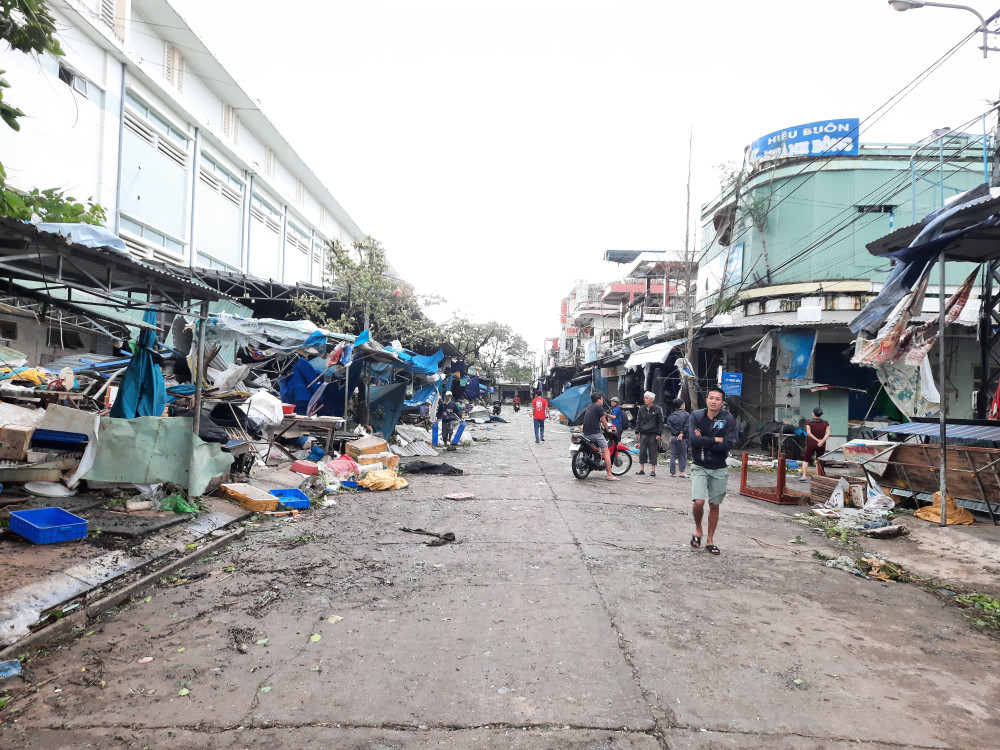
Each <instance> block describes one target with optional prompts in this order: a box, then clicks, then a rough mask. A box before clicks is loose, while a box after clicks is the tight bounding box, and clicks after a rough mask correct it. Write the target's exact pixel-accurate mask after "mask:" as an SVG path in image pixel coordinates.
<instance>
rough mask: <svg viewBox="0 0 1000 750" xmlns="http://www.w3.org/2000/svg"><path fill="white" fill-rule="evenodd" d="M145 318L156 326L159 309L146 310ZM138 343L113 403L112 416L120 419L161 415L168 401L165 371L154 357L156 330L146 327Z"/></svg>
mask: <svg viewBox="0 0 1000 750" xmlns="http://www.w3.org/2000/svg"><path fill="white" fill-rule="evenodd" d="M142 320H143V322H144V323H149V324H151V325H154V326H155V325H156V310H146V312H145V314H144V315H143V316H142ZM138 344H139V345H138V346H137V347H136V350H135V354H133V355H132V360H131V361H130V362H129V363H128V369H126V370H125V375H124V376H123V377H122V384H121V387H120V388H119V389H118V397H117V398H116V399H115V403H114V405H113V406H112V407H111V412H110V415H109V416H111V417H114V418H117V419H135V418H136V417H159V416H161V415H162V414H163V409H164V407H165V406H166V405H167V386H166V383H165V382H164V381H163V371H162V370H160V366H159V365H158V364H156V363H155V362H154V361H153V347H154V346H155V345H156V333H155V332H154V331H150V330H146V329H144V330H143V331H142V332H141V333H140V334H139V341H138Z"/></svg>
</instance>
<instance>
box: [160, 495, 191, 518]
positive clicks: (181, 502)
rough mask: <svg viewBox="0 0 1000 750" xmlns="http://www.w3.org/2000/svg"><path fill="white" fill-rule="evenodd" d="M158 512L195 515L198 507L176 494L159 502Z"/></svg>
mask: <svg viewBox="0 0 1000 750" xmlns="http://www.w3.org/2000/svg"><path fill="white" fill-rule="evenodd" d="M160 510H167V511H172V512H174V513H197V512H198V506H197V505H195V504H194V503H192V502H191V501H190V500H188V499H187V498H186V497H184V495H182V494H180V493H179V492H177V493H174V494H173V495H167V496H166V497H165V498H163V499H162V500H161V501H160Z"/></svg>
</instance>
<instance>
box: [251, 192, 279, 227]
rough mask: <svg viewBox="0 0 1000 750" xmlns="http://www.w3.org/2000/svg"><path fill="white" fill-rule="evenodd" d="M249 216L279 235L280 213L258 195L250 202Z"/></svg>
mask: <svg viewBox="0 0 1000 750" xmlns="http://www.w3.org/2000/svg"><path fill="white" fill-rule="evenodd" d="M250 215H251V216H252V217H253V218H255V219H256V220H257V221H259V222H260V223H261V224H263V225H264V226H266V227H267V228H268V229H270V230H271V231H272V232H274V233H275V234H281V212H280V211H278V209H276V208H275V207H274V206H272V205H271V204H270V203H268V202H267V201H266V200H264V199H263V198H261V197H260V196H259V195H254V196H253V198H252V200H251V201H250Z"/></svg>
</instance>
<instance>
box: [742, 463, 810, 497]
mask: <svg viewBox="0 0 1000 750" xmlns="http://www.w3.org/2000/svg"><path fill="white" fill-rule="evenodd" d="M749 461H750V454H748V453H744V454H743V463H742V467H741V470H740V494H741V495H743V496H745V497H753V498H756V499H757V500H764V501H765V502H768V503H775V504H776V505H798V504H799V500H800V499H801V498H804V497H807V495H806V493H804V492H799V491H798V490H793V489H792V488H791V487H789V486H788V485H787V484H786V483H785V469H786V468H787V467H786V465H785V457H784V456H783V455H781V453H778V483H777V484H776V485H768V486H763V487H751V486H750V485H749V484H748V483H747V466H748V465H749Z"/></svg>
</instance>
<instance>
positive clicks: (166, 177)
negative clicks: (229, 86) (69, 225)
mask: <svg viewBox="0 0 1000 750" xmlns="http://www.w3.org/2000/svg"><path fill="white" fill-rule="evenodd" d="M152 2H155V0H149V2H147V3H145V5H146V6H147V7H148V6H149V5H150V3H152ZM143 4H144V3H142V2H136V3H135V5H136V6H138V7H137V10H133V11H131V21H130V25H129V27H128V28H127V29H126V31H125V34H124V37H125V39H126V40H127V43H126V45H125V46H124V47H123V45H122V43H121V42H119V41H117V40H115V39H114V38H113V36H112V35H111V34H110V33H109V31H108V29H107V28H106V27H104V26H103V25H102V24H101V23H100V21H99V20H98V18H97V15H98V13H99V10H100V2H99V0H76V2H75V6H76V7H77V8H80V9H82V12H83V11H87V12H85V13H84V14H83V17H81V16H79V15H77V14H76V13H75V12H73V11H72V10H66V11H61V10H60V9H58V8H53V12H54V15H55V16H56V19H57V26H58V28H59V29H60V31H59V38H60V41H61V43H62V45H63V48H64V49H65V50H66V53H67V54H66V57H65V59H64V60H63V62H64V63H65V64H67V65H69V66H71V67H72V68H73V69H74V70H76V71H78V72H79V73H80V74H81V76H83V77H85V78H87V79H89V81H90V82H91V84H92V85H93V86H95V87H99V89H100V91H99V92H97V91H96V90H95V95H94V97H93V98H92V99H87V98H85V97H84V96H83V95H81V94H80V93H78V92H75V91H74V90H73V89H72V88H70V86H69V85H67V84H66V83H64V82H63V81H61V80H60V79H59V76H58V73H59V64H58V61H56V60H55V59H54V58H43V59H42V60H38V59H37V58H35V57H32V56H28V55H23V54H20V53H11V52H8V53H6V54H5V55H4V61H3V65H2V67H3V68H4V69H5V70H6V71H7V73H6V74H5V77H6V78H7V79H8V80H9V81H10V83H11V84H12V88H11V89H9V90H7V91H6V92H5V101H9V102H11V103H13V104H15V105H17V106H19V107H21V108H22V109H23V110H25V112H27V113H28V117H25V118H22V120H21V132H19V133H15V132H14V131H11V130H10V129H8V128H0V153H2V154H3V155H4V164H5V166H6V167H7V170H8V182H9V184H10V185H12V186H14V187H18V188H21V189H30V188H33V187H38V188H47V187H58V188H60V189H64V190H67V191H68V192H69V193H70V194H71V195H73V196H74V197H75V198H77V199H94V200H96V201H98V202H100V203H101V204H102V205H103V206H104V207H105V208H106V209H107V211H108V224H109V225H110V226H112V227H113V226H114V218H115V216H116V212H117V211H118V210H119V208H120V210H121V211H122V212H124V213H125V214H127V215H128V216H131V217H132V218H133V219H137V220H139V221H140V222H142V223H144V224H149V225H151V226H153V227H155V228H156V229H158V230H159V231H161V232H163V233H166V234H169V235H171V236H172V237H173V238H174V239H176V240H178V241H180V242H182V243H183V244H185V253H186V256H185V258H184V259H179V260H178V263H181V264H185V263H188V262H190V258H191V251H190V248H189V247H187V244H188V243H189V242H190V240H191V237H190V235H191V216H192V212H193V213H194V217H195V228H194V237H195V242H196V244H197V248H195V253H194V255H195V257H196V256H197V252H198V251H203V252H206V253H208V254H210V255H212V256H214V257H216V258H218V259H219V260H223V261H224V262H225V263H226V264H228V265H232V266H239V265H241V263H240V255H241V253H240V252H239V248H240V245H241V242H242V239H243V238H242V229H241V228H242V226H243V224H244V223H245V216H243V215H242V214H241V216H240V217H236V216H234V211H239V210H241V209H239V208H237V207H236V206H233V205H232V204H231V203H229V202H227V201H226V200H225V199H224V198H223V197H222V196H221V195H219V194H218V193H216V194H215V195H214V196H213V195H211V194H210V193H211V191H210V190H209V189H208V187H207V186H206V185H204V183H198V187H196V188H195V189H194V191H193V192H194V195H193V196H192V189H191V186H192V183H193V175H194V169H195V148H194V141H193V137H194V133H195V130H196V129H197V130H198V131H199V133H200V134H201V139H202V141H203V143H204V144H205V147H206V150H210V151H211V153H212V154H213V156H214V157H215V158H217V159H218V160H220V163H224V164H225V165H226V166H227V168H232V171H233V173H234V174H235V175H237V176H238V177H240V178H243V179H245V178H246V176H247V173H248V172H253V173H254V174H255V175H256V176H257V177H256V180H257V182H258V185H259V186H260V189H261V190H262V191H264V192H270V193H273V195H271V197H270V198H269V200H270V201H271V202H272V203H273V205H274V206H275V207H276V208H277V209H278V210H279V212H281V213H284V212H285V211H286V210H291V211H293V212H294V213H295V214H296V215H297V219H296V223H297V224H298V225H299V226H300V227H301V228H302V229H303V230H304V232H305V233H306V234H307V235H310V236H314V238H315V239H314V242H315V243H319V245H320V247H321V246H322V244H323V242H324V241H325V239H326V238H328V237H329V238H336V239H340V240H341V241H345V240H347V241H349V238H347V236H346V232H345V230H344V228H343V227H342V226H340V224H339V223H338V222H337V221H336V220H335V219H334V218H333V217H332V215H328V218H327V221H326V226H325V227H323V226H320V223H321V217H322V200H321V199H320V198H319V197H317V196H316V195H313V194H310V193H309V191H306V194H305V196H303V199H302V200H301V201H297V200H296V198H297V196H296V192H297V188H298V184H299V181H300V180H301V179H305V181H306V182H308V181H309V179H310V176H309V175H308V174H297V173H295V172H293V171H292V170H291V169H290V168H289V167H288V165H287V164H284V163H282V160H281V159H280V157H276V158H275V172H274V175H273V176H271V177H269V176H267V175H265V174H264V162H265V150H266V148H267V147H268V146H269V145H271V146H273V147H274V150H275V151H281V150H285V149H287V144H284V143H283V142H281V141H280V139H279V138H276V137H275V136H274V135H272V134H271V133H270V132H269V133H267V134H265V135H263V136H262V135H261V134H258V133H255V132H253V131H252V130H251V129H250V128H249V127H248V126H247V123H246V121H245V120H244V119H243V118H241V121H240V127H239V133H238V138H237V142H236V143H233V142H232V141H231V140H229V139H227V138H226V137H225V136H224V134H223V132H222V112H223V107H224V105H225V104H226V102H225V101H224V100H223V98H222V97H220V96H219V95H217V94H216V93H215V90H214V89H215V88H218V87H219V86H220V84H218V83H215V82H214V81H211V80H209V78H210V76H204V77H203V76H202V75H200V74H199V72H198V70H197V69H196V66H197V65H198V62H199V60H198V58H199V54H198V53H197V52H196V51H193V50H189V49H186V48H183V47H180V48H179V49H180V51H181V54H182V55H183V56H184V58H185V60H184V70H185V72H184V79H183V86H182V90H177V89H175V88H173V87H172V86H171V83H170V81H168V80H167V79H166V77H165V75H164V61H165V52H166V47H167V44H166V40H165V39H164V38H163V37H162V36H161V33H160V26H158V25H154V24H150V23H147V22H146V21H145V20H144V19H143V18H142V15H141V13H142V5H143ZM121 5H122V6H123V7H126V8H127V7H128V6H129V5H130V3H121ZM87 9H89V11H88V10H87ZM123 49H124V53H125V54H126V55H127V59H128V61H127V62H126V63H125V83H126V86H127V87H128V88H129V90H131V91H133V92H135V93H136V94H137V95H139V96H140V97H141V98H142V99H143V100H145V101H146V103H147V104H148V105H149V106H150V107H151V108H153V109H154V110H156V111H157V112H159V113H160V114H161V115H162V116H163V117H165V118H166V119H167V120H168V121H170V122H171V123H172V124H174V125H175V126H176V127H178V129H179V130H181V131H183V132H186V133H188V134H189V136H190V137H191V138H192V141H191V143H190V146H189V149H188V154H187V158H186V163H185V164H184V165H183V166H181V165H178V164H175V163H173V162H171V161H170V160H169V159H167V158H166V157H165V156H164V155H163V154H162V153H161V152H158V151H157V149H156V144H155V143H154V144H153V145H152V146H151V145H150V144H148V143H146V142H144V141H143V140H142V139H141V138H139V137H137V136H136V135H134V134H133V133H131V132H130V131H128V130H127V129H125V133H126V136H125V138H124V140H123V141H122V145H123V149H122V150H123V157H124V158H123V161H122V164H121V185H120V188H121V205H120V207H119V206H118V205H117V203H116V196H117V194H118V190H119V181H118V175H119V161H118V150H119V142H120V139H119V132H120V129H121V121H120V112H121V102H120V91H121V85H122V62H121V61H120V60H121V54H122V51H123ZM201 58H202V64H205V63H204V59H205V56H204V55H201ZM218 75H219V74H217V76H218ZM234 90H236V91H238V89H234ZM237 114H239V113H237ZM268 138H270V139H271V140H272V141H274V142H273V143H271V144H269V143H268V142H267V141H268ZM245 203H246V204H247V206H249V201H246V202H245ZM249 224H250V227H251V229H250V232H249V239H248V241H247V249H248V256H249V257H248V258H247V259H246V262H245V269H244V270H246V271H247V272H249V273H251V274H255V275H260V276H264V277H266V278H275V279H283V280H284V281H286V282H291V283H294V282H296V281H307V280H310V279H311V280H313V281H314V282H318V281H319V277H320V270H321V269H320V264H319V263H318V262H315V261H312V260H311V254H310V255H306V254H303V253H301V252H299V251H298V249H297V248H292V250H293V252H287V251H286V252H284V254H283V255H284V257H285V259H286V264H285V267H284V268H279V258H281V257H282V252H281V250H282V248H281V237H280V236H279V235H275V234H274V232H273V231H271V230H269V229H267V228H266V227H264V226H263V225H262V224H261V223H260V222H259V221H257V220H255V219H250V221H249ZM134 239H135V238H134V237H133V240H134ZM162 257H167V256H162Z"/></svg>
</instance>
